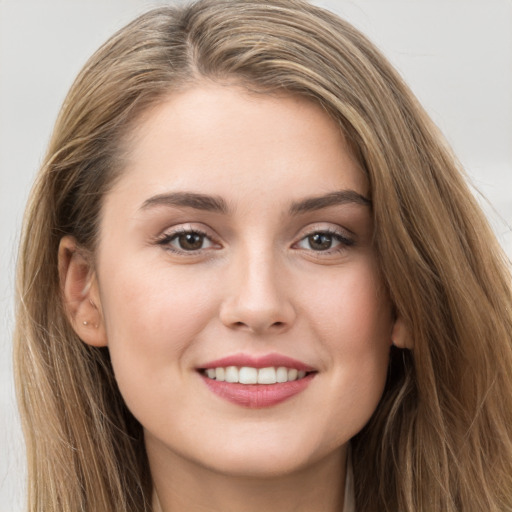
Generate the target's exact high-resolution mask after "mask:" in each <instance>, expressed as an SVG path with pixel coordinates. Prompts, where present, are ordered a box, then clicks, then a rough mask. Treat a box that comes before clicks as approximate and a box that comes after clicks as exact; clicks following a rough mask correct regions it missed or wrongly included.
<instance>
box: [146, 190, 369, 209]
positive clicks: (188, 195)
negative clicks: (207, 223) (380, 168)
mask: <svg viewBox="0 0 512 512" xmlns="http://www.w3.org/2000/svg"><path fill="white" fill-rule="evenodd" d="M344 204H360V205H363V206H370V207H371V204H372V202H371V200H370V199H367V198H366V197H364V196H363V195H361V194H359V193H358V192H356V191H355V190H338V191H335V192H330V193H328V194H325V195H322V196H315V197H307V198H305V199H302V200H300V201H296V202H294V203H292V205H291V206H290V215H299V214H302V213H307V212H311V211H316V210H321V209H323V208H328V207H329V206H339V205H344ZM156 206H178V207H185V208H194V209H195V210H203V211H209V212H216V213H221V214H227V213H229V211H230V208H229V207H228V204H227V203H226V201H225V200H224V199H223V198H222V197H220V196H211V195H208V194H200V193H197V192H169V193H166V194H158V195H156V196H153V197H150V198H149V199H146V201H144V203H143V204H142V206H141V208H140V209H141V210H147V209H150V208H152V207H156Z"/></svg>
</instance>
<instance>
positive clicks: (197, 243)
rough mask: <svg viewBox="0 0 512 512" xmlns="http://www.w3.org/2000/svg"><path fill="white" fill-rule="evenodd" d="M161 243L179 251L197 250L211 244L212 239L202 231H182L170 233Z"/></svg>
mask: <svg viewBox="0 0 512 512" xmlns="http://www.w3.org/2000/svg"><path fill="white" fill-rule="evenodd" d="M162 243H165V244H166V245H170V246H171V247H172V248H174V249H177V250H180V251H198V250H200V249H207V248H208V247H212V246H213V243H212V241H211V240H210V239H209V238H208V237H207V236H206V235H205V234H204V233H199V232H197V231H184V232H182V233H176V234H174V235H170V236H168V237H166V239H165V240H163V241H162Z"/></svg>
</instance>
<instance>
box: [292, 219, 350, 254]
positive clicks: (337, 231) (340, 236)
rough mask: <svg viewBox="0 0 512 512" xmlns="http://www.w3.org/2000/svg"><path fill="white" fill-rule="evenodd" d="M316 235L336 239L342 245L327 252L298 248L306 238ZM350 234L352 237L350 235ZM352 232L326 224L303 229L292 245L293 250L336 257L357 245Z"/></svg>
mask: <svg viewBox="0 0 512 512" xmlns="http://www.w3.org/2000/svg"><path fill="white" fill-rule="evenodd" d="M315 233H325V234H328V235H331V236H333V237H335V238H336V240H338V241H339V242H340V243H339V244H338V245H336V246H335V247H333V248H329V249H327V250H325V251H315V250H314V249H304V248H301V247H297V245H298V244H299V243H300V242H302V241H303V240H305V239H306V238H308V237H310V236H312V235H314V234H315ZM349 233H350V235H349ZM352 235H353V233H352V231H350V230H348V229H346V228H342V227H341V226H336V227H333V226H332V225H329V226H326V225H325V224H312V225H309V226H307V227H306V228H303V229H301V231H300V232H299V234H298V235H297V237H296V238H295V242H293V244H292V248H297V249H299V250H303V251H306V252H309V253H314V254H315V256H317V257H322V256H329V255H336V254H338V253H340V252H343V251H345V250H347V249H348V248H349V247H351V246H353V245H355V244H356V240H355V238H354V236H352Z"/></svg>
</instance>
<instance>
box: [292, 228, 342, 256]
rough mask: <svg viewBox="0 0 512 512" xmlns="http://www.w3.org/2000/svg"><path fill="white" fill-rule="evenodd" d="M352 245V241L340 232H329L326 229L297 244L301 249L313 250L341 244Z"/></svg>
mask: <svg viewBox="0 0 512 512" xmlns="http://www.w3.org/2000/svg"><path fill="white" fill-rule="evenodd" d="M342 244H344V245H350V241H349V240H347V239H345V238H344V237H342V236H341V235H339V234H338V233H329V232H325V231H317V232H316V233H311V234H310V235H308V236H306V237H304V238H303V239H302V240H300V241H299V243H298V244H297V245H298V247H300V248H301V249H308V250H313V251H328V250H329V249H333V248H334V247H337V246H339V245H342Z"/></svg>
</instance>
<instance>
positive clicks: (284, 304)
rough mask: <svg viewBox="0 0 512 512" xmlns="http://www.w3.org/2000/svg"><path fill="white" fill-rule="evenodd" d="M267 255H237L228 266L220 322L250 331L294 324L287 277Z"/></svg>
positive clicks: (278, 329)
mask: <svg viewBox="0 0 512 512" xmlns="http://www.w3.org/2000/svg"><path fill="white" fill-rule="evenodd" d="M277 267H278V265H277V264H276V261H275V258H274V257H273V256H272V255H270V254H264V253H259V254H254V255H247V254H244V255H241V256H240V257H239V259H238V261H237V262H236V263H234V264H233V262H232V263H231V265H230V272H229V276H228V278H227V281H228V282H226V283H225V285H226V294H225V297H224V300H223V303H222V305H221V308H220V319H221V322H222V323H223V324H224V325H226V326H227V327H229V328H230V329H236V330H241V331H247V332H251V333H254V334H266V333H278V332H284V331H287V330H288V329H289V328H290V327H291V326H292V325H293V323H294V321H295V317H296V312H295V309H294V307H293V303H292V302H293V301H292V297H291V295H292V293H291V285H292V283H291V282H290V278H287V277H286V274H287V273H286V272H283V269H282V268H277Z"/></svg>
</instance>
